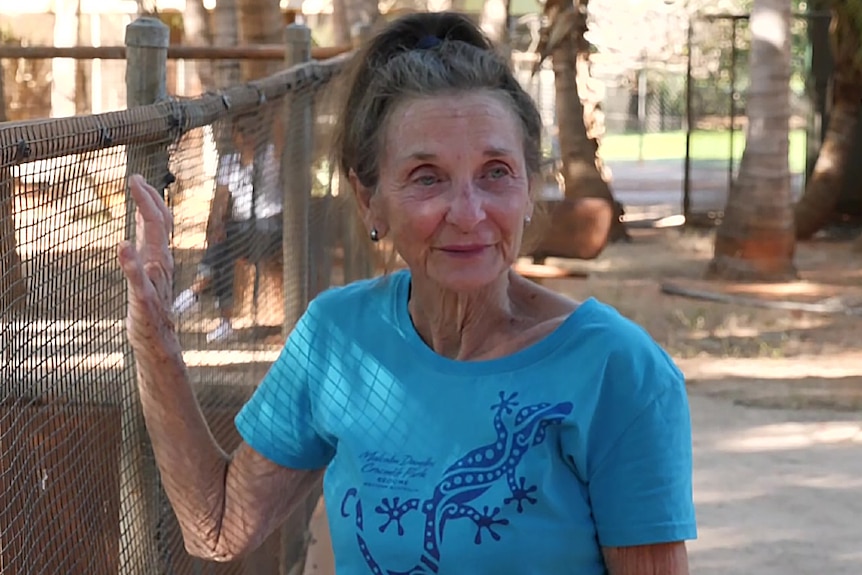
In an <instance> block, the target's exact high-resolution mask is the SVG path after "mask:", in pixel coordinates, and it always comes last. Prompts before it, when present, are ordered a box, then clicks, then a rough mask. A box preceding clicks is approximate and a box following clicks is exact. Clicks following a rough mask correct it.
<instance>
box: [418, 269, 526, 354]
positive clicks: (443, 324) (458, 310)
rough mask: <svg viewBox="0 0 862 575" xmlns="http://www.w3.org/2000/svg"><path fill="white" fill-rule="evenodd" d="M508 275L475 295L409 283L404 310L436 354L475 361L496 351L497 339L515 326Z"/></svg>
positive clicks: (510, 281) (514, 311)
mask: <svg viewBox="0 0 862 575" xmlns="http://www.w3.org/2000/svg"><path fill="white" fill-rule="evenodd" d="M510 276H511V272H509V273H505V274H503V275H502V276H501V277H500V278H499V280H498V281H496V282H494V283H493V284H490V285H488V286H487V287H485V288H483V289H481V290H477V291H475V292H470V293H463V292H453V291H450V290H446V289H443V288H441V287H440V286H439V285H437V284H436V283H433V282H431V281H429V280H422V279H420V280H419V281H416V278H415V277H414V278H413V279H412V283H411V291H410V301H409V303H408V310H409V311H410V317H411V319H412V320H413V325H414V326H415V328H416V331H417V332H418V333H419V335H420V336H421V337H422V339H423V340H424V341H425V343H426V344H427V345H428V346H429V347H431V349H433V350H434V351H435V352H436V353H438V354H440V355H442V356H444V357H448V358H450V359H457V360H471V359H477V358H480V357H481V356H483V355H485V354H486V353H487V352H488V351H489V350H492V349H494V348H495V347H497V344H498V343H499V341H500V338H499V337H494V336H495V335H497V336H505V335H507V334H509V333H511V332H512V330H513V328H514V327H515V324H516V323H517V317H516V312H517V310H516V305H515V303H514V301H513V298H512V292H513V287H514V286H513V283H512V278H511V277H510Z"/></svg>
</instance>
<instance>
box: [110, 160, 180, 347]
mask: <svg viewBox="0 0 862 575" xmlns="http://www.w3.org/2000/svg"><path fill="white" fill-rule="evenodd" d="M129 189H130V191H131V195H132V199H133V200H134V202H135V206H136V209H135V224H136V228H135V230H136V231H135V239H136V242H135V245H134V246H133V245H132V244H131V243H130V242H127V241H124V242H122V243H121V244H120V245H119V248H118V250H117V255H118V259H119V261H120V267H121V268H122V269H123V274H124V275H125V276H126V282H127V284H128V311H127V315H126V330H127V331H128V337H129V342H130V343H131V344H132V348H133V349H134V350H135V355H136V357H138V358H139V357H140V356H141V355H142V354H143V355H146V354H147V353H152V354H155V355H156V356H158V355H159V352H162V354H163V353H164V352H165V351H167V352H168V353H170V352H172V351H175V350H174V349H172V348H174V347H177V346H178V341H177V338H176V334H175V332H174V323H173V319H172V314H171V311H170V310H171V298H172V294H173V289H172V285H171V284H172V278H173V271H174V261H173V257H172V256H171V250H170V247H169V238H170V234H171V229H172V226H173V216H172V215H171V212H170V210H169V209H168V207H167V206H166V205H165V202H164V201H163V200H162V197H161V195H160V194H159V192H158V191H157V190H156V189H155V188H154V187H152V186H151V185H149V184H148V183H147V182H146V181H145V180H144V178H143V177H142V176H140V175H137V174H136V175H133V176H132V177H130V178H129Z"/></svg>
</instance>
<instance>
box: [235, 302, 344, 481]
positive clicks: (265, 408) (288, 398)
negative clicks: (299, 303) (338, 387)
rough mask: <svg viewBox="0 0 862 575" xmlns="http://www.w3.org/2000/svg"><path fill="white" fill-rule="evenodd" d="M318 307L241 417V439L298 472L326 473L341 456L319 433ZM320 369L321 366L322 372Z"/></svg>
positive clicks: (289, 342)
mask: <svg viewBox="0 0 862 575" xmlns="http://www.w3.org/2000/svg"><path fill="white" fill-rule="evenodd" d="M318 322H319V317H318V311H317V310H316V308H315V306H314V304H313V303H312V305H311V306H309V308H308V310H307V311H306V312H305V313H304V314H303V316H302V318H300V320H299V322H297V325H296V327H295V328H294V329H293V331H292V332H291V334H290V336H289V337H288V339H287V343H286V344H285V346H284V349H283V350H282V352H281V354H280V355H279V357H278V359H277V360H276V361H275V363H273V365H272V367H271V368H270V370H269V372H268V373H267V375H266V376H265V377H264V379H263V381H262V382H261V384H260V385H259V386H258V388H257V390H255V392H254V394H253V395H252V397H251V399H249V401H248V402H247V403H246V404H245V405H244V406H243V407H242V409H241V410H240V412H239V414H237V416H236V420H235V423H236V427H237V431H239V434H240V436H241V437H242V438H243V439H244V440H245V442H246V443H248V444H249V446H251V447H252V448H253V449H254V450H255V451H257V452H258V453H260V454H261V455H263V456H264V457H266V458H267V459H270V460H271V461H273V462H275V463H277V464H279V465H282V466H284V467H289V468H292V469H321V468H323V467H326V465H328V464H329V462H330V460H331V459H332V457H333V456H334V454H335V448H334V446H333V445H332V444H331V443H330V442H329V441H327V440H326V439H325V438H324V437H323V436H322V435H321V434H320V433H319V432H318V428H317V425H316V421H315V416H314V409H313V396H314V386H315V385H318V384H319V383H320V382H317V381H314V378H313V377H311V374H312V373H320V371H321V370H320V369H313V365H312V362H314V361H320V360H319V359H318V358H317V357H316V356H317V354H316V353H315V345H314V339H315V332H316V330H315V328H314V326H315V324H317V323H318ZM318 367H319V366H318Z"/></svg>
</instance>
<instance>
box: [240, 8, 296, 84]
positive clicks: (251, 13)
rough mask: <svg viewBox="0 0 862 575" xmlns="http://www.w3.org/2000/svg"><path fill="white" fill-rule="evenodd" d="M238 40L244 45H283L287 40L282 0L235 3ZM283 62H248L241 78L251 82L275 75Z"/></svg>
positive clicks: (244, 66)
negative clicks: (280, 0) (285, 39)
mask: <svg viewBox="0 0 862 575" xmlns="http://www.w3.org/2000/svg"><path fill="white" fill-rule="evenodd" d="M236 7H237V21H238V22H239V37H240V40H241V42H242V43H244V44H281V43H282V42H283V41H284V16H283V15H282V13H281V7H280V4H279V0H236ZM281 66H282V64H281V63H280V62H268V61H266V60H257V61H255V60H246V61H244V62H243V63H242V77H243V80H244V81H246V82H248V81H250V80H257V79H260V78H264V77H266V76H269V75H270V74H274V73H275V72H277V71H278V70H279V69H280V68H281Z"/></svg>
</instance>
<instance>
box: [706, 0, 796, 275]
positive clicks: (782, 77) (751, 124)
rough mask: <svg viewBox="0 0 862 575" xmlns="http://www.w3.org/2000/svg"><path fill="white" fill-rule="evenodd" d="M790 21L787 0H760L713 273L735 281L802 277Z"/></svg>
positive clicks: (756, 6)
mask: <svg viewBox="0 0 862 575" xmlns="http://www.w3.org/2000/svg"><path fill="white" fill-rule="evenodd" d="M790 19H791V8H790V2H788V1H787V0H755V2H754V7H753V10H752V13H751V20H750V30H751V35H752V44H751V54H750V69H751V86H750V88H749V93H748V106H747V108H748V110H747V111H748V127H747V129H746V146H745V151H744V152H743V155H742V160H741V162H740V168H739V176H738V177H737V179H736V181H735V182H734V184H733V186H732V187H731V190H730V193H729V195H728V199H727V206H726V208H725V212H724V220H723V221H722V223H721V225H720V226H719V228H718V231H717V233H716V238H715V252H714V256H713V260H712V262H711V263H710V265H709V268H708V270H707V277H711V278H721V279H729V280H736V281H740V280H750V281H768V280H781V281H783V280H787V279H790V278H794V277H796V270H795V267H794V265H793V255H794V250H795V247H796V246H795V233H794V226H793V207H792V205H791V204H792V198H791V194H790V166H789V161H788V153H789V135H790V134H789V120H790V91H789V89H788V85H789V83H790V63H791V56H790Z"/></svg>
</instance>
